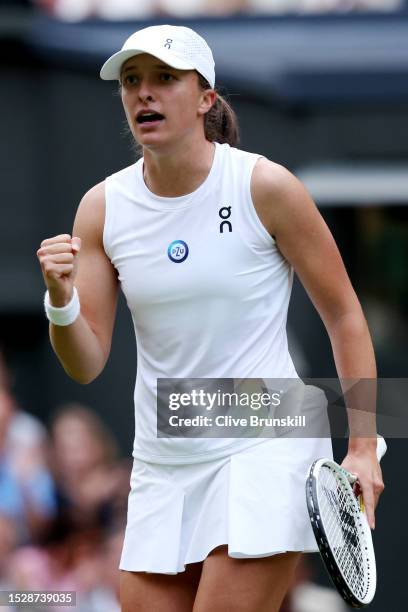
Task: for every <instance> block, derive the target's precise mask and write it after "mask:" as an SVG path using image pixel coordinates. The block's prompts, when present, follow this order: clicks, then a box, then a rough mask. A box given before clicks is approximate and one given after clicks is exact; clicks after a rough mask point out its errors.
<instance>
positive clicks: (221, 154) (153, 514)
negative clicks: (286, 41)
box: [38, 25, 383, 612]
mask: <svg viewBox="0 0 408 612" xmlns="http://www.w3.org/2000/svg"><path fill="white" fill-rule="evenodd" d="M101 77H102V78H103V79H106V80H110V79H111V80H115V79H117V80H119V82H120V92H121V99H122V103H123V107H124V110H125V113H126V117H127V121H128V123H129V127H130V130H131V132H132V134H133V136H134V139H135V140H136V142H137V143H138V144H139V145H140V147H141V149H142V152H143V156H142V158H141V159H140V160H139V161H137V162H136V163H134V164H132V165H131V166H129V167H127V168H125V169H123V170H121V171H119V172H117V173H115V174H113V175H112V176H110V177H108V178H107V179H106V180H105V181H103V182H102V183H100V184H98V185H96V186H95V187H93V188H92V189H91V190H90V191H89V192H88V193H87V194H86V195H85V196H84V198H83V200H82V201H81V203H80V206H79V208H78V212H77V215H76V219H75V223H74V229H73V234H72V236H71V234H61V235H58V236H55V237H52V238H49V239H46V240H44V241H43V242H42V244H41V248H40V249H39V250H38V257H39V260H40V263H41V267H42V272H43V276H44V280H45V283H46V286H47V293H46V297H45V307H46V313H47V316H48V318H49V320H50V322H51V324H50V335H51V342H52V346H53V348H54V350H55V352H56V354H57V356H58V358H59V359H60V361H61V363H62V365H63V367H64V368H65V370H66V372H67V373H68V374H69V375H70V376H71V377H72V378H73V379H75V380H77V381H78V382H80V383H89V382H91V381H92V380H94V379H95V378H96V377H97V376H98V375H99V374H100V372H101V371H102V370H103V368H104V365H105V363H106V360H107V359H108V355H109V352H110V346H111V336H112V329H113V324H114V318H115V310H116V301H117V293H118V287H119V286H120V287H121V289H122V290H123V292H124V294H125V296H126V300H127V304H128V306H129V308H130V310H131V313H132V317H133V322H134V327H135V333H136V339H137V350H138V353H137V357H138V361H137V378H136V387H135V417H136V435H135V442H134V450H133V456H134V466H133V470H132V474H131V492H130V495H129V505H128V521H127V528H126V534H125V540H124V546H123V552H122V558H121V562H120V569H121V570H122V572H121V604H122V610H123V612H136V611H143V612H147V611H152V612H153V611H154V612H161V611H162V612H187V611H189V612H191V610H193V609H194V612H209V611H210V610H211V612H221V611H223V612H225V611H227V610H234V612H238V611H241V610H242V611H244V610H245V612H263V611H265V612H266V611H268V612H274V611H278V610H279V607H280V604H281V602H282V600H283V597H284V595H285V593H286V591H287V589H288V587H289V584H290V581H291V578H292V575H293V571H294V569H295V566H296V563H297V561H298V559H299V555H300V554H301V553H302V552H306V551H316V550H317V547H316V544H315V541H314V537H313V533H312V530H311V527H310V524H309V518H308V513H307V508H306V503H305V493H304V487H305V478H306V475H307V472H308V469H309V466H310V464H311V463H312V461H313V460H314V459H316V458H317V457H321V456H325V457H330V456H331V453H332V449H331V441H330V439H329V438H327V437H315V438H307V437H305V438H302V439H295V438H291V437H285V436H280V437H277V438H275V439H267V438H256V437H255V438H254V437H247V438H245V437H236V438H231V437H229V438H227V437H214V436H213V437H207V438H205V437H184V438H180V437H178V438H171V437H158V436H157V429H156V426H157V414H156V401H157V397H156V394H157V391H156V389H157V380H158V379H161V378H178V379H191V378H194V379H198V378H200V379H219V378H227V379H261V380H265V379H285V380H286V379H287V380H293V379H298V378H299V377H298V375H297V373H296V370H295V367H294V365H293V362H292V359H291V357H290V355H289V352H288V347H287V339H286V329H285V326H286V316H287V308H288V302H289V296H290V291H291V284H292V271H293V270H295V271H296V273H297V274H298V275H299V278H300V279H301V281H302V283H303V285H304V286H305V288H306V290H307V291H308V293H309V295H310V298H311V299H312V301H313V303H314V305H315V306H316V308H317V310H318V312H319V313H320V316H321V317H322V319H323V321H324V324H325V326H326V328H327V331H328V334H329V336H330V340H331V344H332V347H333V353H334V357H335V362H336V366H337V371H338V375H339V377H340V378H342V379H349V378H353V379H356V378H373V377H375V373H376V369H375V360H374V354H373V348H372V343H371V340H370V335H369V332H368V329H367V325H366V321H365V319H364V316H363V313H362V310H361V307H360V304H359V302H358V300H357V297H356V295H355V293H354V291H353V289H352V286H351V284H350V281H349V279H348V277H347V274H346V271H345V269H344V266H343V263H342V260H341V258H340V255H339V253H338V250H337V248H336V245H335V243H334V240H333V238H332V236H331V234H330V232H329V230H328V228H327V226H326V224H325V223H324V221H323V219H322V217H321V216H320V214H319V212H318V211H317V209H316V206H315V205H314V203H313V201H312V200H311V198H310V197H309V195H308V193H307V192H306V190H305V188H304V187H303V186H302V184H301V183H300V182H299V181H298V180H297V179H296V178H295V177H294V176H293V175H292V174H291V173H290V172H289V171H288V170H286V169H285V168H283V167H281V166H280V165H278V164H276V163H273V162H272V161H269V160H267V159H265V158H263V157H262V156H260V155H256V154H253V153H247V152H244V151H242V150H239V149H238V148H236V144H237V136H238V128H237V125H236V118H235V116H234V113H233V111H232V110H231V108H230V107H229V106H228V105H227V103H226V102H225V101H224V100H223V99H222V98H221V97H220V96H219V95H218V94H217V93H216V91H215V89H214V86H215V72H214V61H213V56H212V53H211V50H210V48H209V47H208V45H207V43H206V42H205V41H204V40H203V39H202V38H201V37H200V36H199V35H198V34H197V33H196V32H194V31H193V30H190V29H189V28H185V27H178V26H177V27H176V26H167V25H161V26H152V27H148V28H145V29H143V30H140V31H138V32H136V33H135V34H133V35H132V36H131V37H130V38H129V39H128V40H127V41H126V42H125V44H124V46H123V47H122V49H121V50H120V51H118V52H117V53H115V54H114V55H112V57H110V58H109V59H108V60H107V62H106V63H105V64H104V66H103V67H102V70H101ZM312 389H313V388H312ZM320 393H322V392H320ZM315 399H316V398H315V397H314V396H313V391H312V392H310V391H308V390H307V389H306V390H305V392H304V397H303V400H302V401H303V404H304V405H306V407H307V406H308V403H309V404H310V405H311V406H312V405H313V403H314V401H315ZM344 465H345V466H346V467H347V468H348V469H349V470H350V471H352V472H354V473H356V474H358V476H359V479H360V483H361V487H362V490H363V493H364V498H365V502H366V505H367V512H368V518H369V522H370V524H371V526H374V508H375V505H376V503H377V500H378V497H379V494H380V492H381V490H382V488H383V483H382V476H381V470H380V467H379V465H378V462H377V458H376V440H375V437H374V435H373V436H372V437H362V436H356V435H351V436H350V440H349V450H348V454H347V457H346V458H345V461H344Z"/></svg>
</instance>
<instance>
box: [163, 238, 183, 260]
mask: <svg viewBox="0 0 408 612" xmlns="http://www.w3.org/2000/svg"><path fill="white" fill-rule="evenodd" d="M167 255H168V256H169V259H171V261H174V263H181V262H182V261H185V260H186V259H187V257H188V246H187V243H186V242H184V240H173V242H172V243H171V244H170V245H169V248H168V249H167Z"/></svg>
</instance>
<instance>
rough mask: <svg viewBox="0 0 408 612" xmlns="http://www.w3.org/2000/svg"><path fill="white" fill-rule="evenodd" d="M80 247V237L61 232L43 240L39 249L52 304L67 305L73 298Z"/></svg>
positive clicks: (38, 252) (38, 254) (57, 305)
mask: <svg viewBox="0 0 408 612" xmlns="http://www.w3.org/2000/svg"><path fill="white" fill-rule="evenodd" d="M80 248H81V240H80V238H78V237H75V236H74V237H71V236H70V235H69V234H60V235H59V236H54V237H53V238H47V239H46V240H43V241H42V243H41V247H40V248H39V249H38V251H37V257H38V259H39V261H40V265H41V270H42V274H43V277H44V282H45V284H46V286H47V289H48V292H49V297H50V302H51V304H52V306H56V307H62V306H65V305H66V304H68V302H69V301H70V299H71V298H72V293H73V288H74V279H75V276H76V272H77V267H78V253H79V250H80Z"/></svg>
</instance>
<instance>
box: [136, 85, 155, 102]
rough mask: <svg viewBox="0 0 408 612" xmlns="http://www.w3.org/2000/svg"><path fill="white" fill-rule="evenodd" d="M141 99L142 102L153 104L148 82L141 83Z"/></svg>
mask: <svg viewBox="0 0 408 612" xmlns="http://www.w3.org/2000/svg"><path fill="white" fill-rule="evenodd" d="M139 98H140V100H141V101H142V102H152V100H153V95H152V91H151V89H150V87H149V86H148V84H147V83H146V82H143V83H141V85H140V87H139Z"/></svg>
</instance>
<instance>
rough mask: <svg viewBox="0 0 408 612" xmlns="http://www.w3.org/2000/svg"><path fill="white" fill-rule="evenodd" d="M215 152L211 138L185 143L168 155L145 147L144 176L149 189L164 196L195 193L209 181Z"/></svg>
mask: <svg viewBox="0 0 408 612" xmlns="http://www.w3.org/2000/svg"><path fill="white" fill-rule="evenodd" d="M214 154H215V145H214V144H213V143H212V142H209V141H208V140H205V141H204V143H203V142H202V141H201V142H200V141H199V142H197V143H195V144H194V143H193V144H192V145H190V146H185V145H183V146H182V147H181V146H180V147H178V148H177V149H176V150H173V151H172V152H171V153H168V154H163V153H160V154H157V152H156V151H152V150H149V149H146V148H145V149H144V151H143V157H144V165H143V178H144V181H145V183H146V185H147V187H148V189H149V190H150V191H151V192H152V193H154V194H156V195H158V196H162V197H169V198H172V197H173V198H174V197H178V196H183V195H186V194H188V193H192V192H193V191H195V190H196V189H198V187H199V186H200V185H201V184H202V183H203V182H204V181H205V179H206V178H207V176H208V174H209V172H210V170H211V166H212V164H213V159H214Z"/></svg>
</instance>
